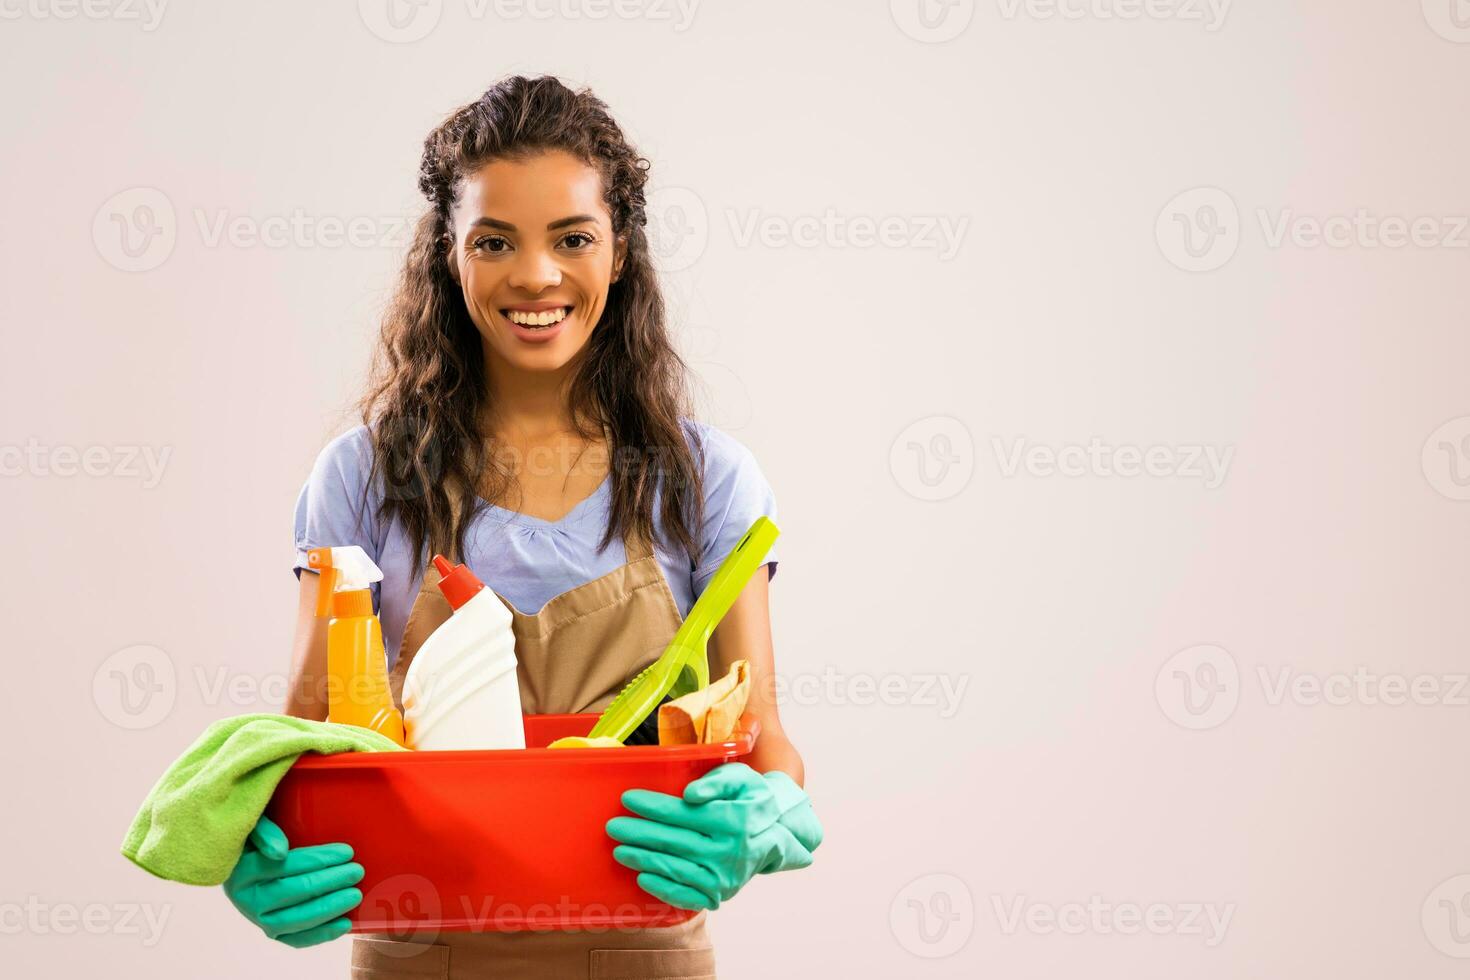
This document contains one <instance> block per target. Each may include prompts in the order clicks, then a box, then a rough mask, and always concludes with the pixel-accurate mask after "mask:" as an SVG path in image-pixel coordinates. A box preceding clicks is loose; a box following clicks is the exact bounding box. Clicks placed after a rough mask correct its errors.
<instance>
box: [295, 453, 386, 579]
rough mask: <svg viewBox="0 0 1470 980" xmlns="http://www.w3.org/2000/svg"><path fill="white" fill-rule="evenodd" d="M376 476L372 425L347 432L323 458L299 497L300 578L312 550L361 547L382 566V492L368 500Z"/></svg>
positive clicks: (298, 552) (297, 529)
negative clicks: (370, 479) (370, 482)
mask: <svg viewBox="0 0 1470 980" xmlns="http://www.w3.org/2000/svg"><path fill="white" fill-rule="evenodd" d="M371 472H372V442H371V438H370V434H369V432H368V429H367V427H366V426H358V427H357V428H356V429H353V430H351V431H350V432H346V433H343V434H342V435H340V436H338V437H337V438H336V439H333V440H332V441H331V442H330V443H328V444H327V446H326V448H325V449H323V450H322V451H321V452H320V453H318V454H317V458H316V464H315V465H314V466H312V468H311V475H310V476H309V477H308V478H307V480H306V483H305V484H304V485H303V486H302V487H301V493H300V494H299V495H298V496H297V498H296V527H295V539H296V564H295V572H296V576H297V578H300V577H301V570H302V569H303V568H306V567H307V566H306V552H307V550H308V549H310V548H335V547H339V546H342V545H351V544H355V545H357V546H358V547H360V548H362V550H363V551H365V552H367V554H368V557H369V558H371V559H372V560H373V561H374V562H381V559H382V556H381V554H380V541H379V537H380V536H379V534H378V517H377V511H378V504H379V503H380V501H379V499H378V497H379V495H378V494H377V493H373V494H371V495H369V496H368V497H367V498H366V500H364V497H363V487H364V486H366V485H367V481H368V477H369V474H370V473H371Z"/></svg>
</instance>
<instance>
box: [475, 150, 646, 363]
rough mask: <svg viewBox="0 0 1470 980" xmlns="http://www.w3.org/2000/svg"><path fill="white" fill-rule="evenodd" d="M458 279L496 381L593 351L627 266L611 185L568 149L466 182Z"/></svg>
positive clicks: (498, 165) (503, 164)
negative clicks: (605, 194) (605, 191)
mask: <svg viewBox="0 0 1470 980" xmlns="http://www.w3.org/2000/svg"><path fill="white" fill-rule="evenodd" d="M450 222H451V227H452V234H453V239H454V240H453V243H452V244H451V245H450V247H449V251H448V255H447V259H448V262H449V273H450V276H451V277H452V278H453V279H454V281H455V282H456V283H457V284H458V285H459V287H460V290H461V291H462V292H463V294H464V302H465V306H466V308H467V309H468V310H469V313H470V317H471V319H472V320H474V323H475V326H476V327H477V328H478V329H479V331H480V338H481V343H482V345H483V346H484V349H485V355H486V359H487V362H488V364H487V366H488V367H489V368H490V369H491V372H492V374H493V373H497V372H499V371H503V370H505V369H507V368H509V369H512V370H521V371H534V372H546V371H559V370H561V369H562V368H564V367H565V366H566V365H567V363H568V362H569V361H571V360H572V358H573V357H575V356H576V354H577V353H578V352H579V351H580V350H582V348H583V347H585V346H586V344H587V339H588V338H589V337H590V336H592V331H593V329H594V328H595V327H596V326H597V322H598V320H599V319H600V318H601V317H602V311H603V310H604V309H605V308H606V306H607V291H608V286H609V285H610V284H611V283H613V282H615V281H616V280H617V276H618V274H619V272H620V271H621V268H622V261H623V255H624V253H625V247H624V243H622V242H617V241H615V240H614V237H613V230H612V219H611V217H610V216H609V214H608V211H607V206H606V205H605V204H604V203H603V200H602V178H601V176H600V175H599V174H598V173H597V171H596V170H594V169H593V168H592V167H590V166H588V165H587V164H585V163H583V162H582V161H581V160H579V159H577V158H576V157H574V156H572V155H571V154H569V153H565V152H563V151H560V150H550V151H546V152H543V153H538V154H536V155H535V156H532V157H528V158H526V159H523V160H496V161H493V162H491V163H488V164H486V165H485V166H484V167H482V168H480V169H479V170H478V171H476V172H475V173H473V174H471V175H470V176H469V177H468V178H466V180H465V181H464V184H463V187H462V190H461V193H460V198H459V203H458V204H457V205H456V206H455V209H454V211H453V213H452V214H451V215H450Z"/></svg>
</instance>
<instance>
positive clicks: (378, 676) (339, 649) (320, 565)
mask: <svg viewBox="0 0 1470 980" xmlns="http://www.w3.org/2000/svg"><path fill="white" fill-rule="evenodd" d="M306 564H307V566H308V567H309V568H313V569H315V570H316V571H318V572H319V573H321V581H320V582H318V584H317V600H316V614H317V616H318V617H319V618H320V617H324V616H328V615H330V616H331V617H332V619H331V622H330V623H328V624H327V681H328V684H329V689H328V692H327V721H330V722H336V723H338V724H344V725H358V726H360V727H362V728H370V729H372V730H373V731H375V732H377V733H379V734H380V735H386V736H388V737H389V738H391V739H392V740H393V741H395V742H397V743H398V744H399V745H404V746H405V747H406V742H405V740H404V735H403V715H402V714H400V713H399V711H398V709H397V708H396V707H395V706H394V704H393V692H392V690H391V689H390V688H389V687H388V659H387V655H386V653H385V652H384V649H383V627H382V625H381V624H380V623H379V622H378V617H377V616H375V615H374V614H373V593H372V590H371V588H370V586H371V585H372V584H373V583H374V582H381V581H382V580H383V572H382V570H381V569H380V568H378V566H377V565H375V564H373V560H372V559H371V558H369V557H368V556H367V552H365V551H363V550H362V549H361V548H359V547H357V546H356V545H348V546H346V547H340V548H312V549H311V550H310V551H308V552H307V553H306Z"/></svg>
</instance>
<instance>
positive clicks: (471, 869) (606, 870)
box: [266, 714, 760, 937]
mask: <svg viewBox="0 0 1470 980" xmlns="http://www.w3.org/2000/svg"><path fill="white" fill-rule="evenodd" d="M596 720H597V715H596V714H578V715H527V716H526V718H525V727H526V745H527V746H528V748H525V749H497V750H492V751H470V752H351V753H344V754H340V755H317V754H315V753H307V754H306V755H303V756H302V757H301V758H300V759H298V760H297V761H296V764H295V765H293V766H292V767H291V769H290V770H289V771H288V772H287V773H286V775H285V777H284V778H283V779H282V780H281V783H280V785H279V786H278V787H277V788H276V793H275V796H274V797H273V798H272V800H271V803H270V806H269V807H267V809H266V813H267V814H268V815H269V816H270V818H271V819H272V820H274V821H276V822H277V823H278V824H280V825H281V828H282V829H283V830H284V831H285V832H286V837H287V839H288V840H290V842H291V846H292V847H301V846H305V845H309V844H326V843H331V842H334V841H344V842H346V843H348V844H351V845H352V849H353V852H354V858H353V859H354V860H356V861H357V862H358V863H360V864H361V865H362V866H363V869H364V872H365V874H364V877H363V880H362V883H361V884H360V885H358V887H359V888H361V889H362V892H363V900H362V903H361V904H360V905H359V906H358V907H357V908H356V909H355V910H354V911H353V912H352V913H351V914H350V915H349V916H348V918H350V919H351V920H352V931H353V932H390V933H394V934H409V935H413V936H418V937H421V936H422V935H423V934H424V933H427V932H432V931H435V930H447V931H463V930H475V931H493V932H503V931H513V930H522V929H597V928H613V929H616V928H637V927H648V926H670V925H674V924H675V923H678V922H683V921H684V920H686V919H688V918H690V917H691V916H693V915H694V913H693V912H689V911H685V910H683V909H677V908H674V907H673V906H670V905H667V904H665V903H663V902H660V901H658V900H657V899H655V898H654V897H653V896H652V895H649V894H648V893H647V892H645V891H643V889H641V888H639V887H638V882H637V880H636V879H637V874H636V873H635V872H634V871H632V870H631V869H629V868H625V867H623V866H622V865H621V864H618V863H617V862H616V861H614V860H613V856H612V850H613V847H614V846H616V842H615V841H613V840H612V838H610V837H608V836H607V831H606V829H605V825H606V824H607V821H608V820H610V819H612V818H613V817H615V816H617V815H619V814H622V813H626V812H627V811H626V810H624V809H623V806H622V802H621V800H620V799H619V797H620V796H621V795H622V793H623V791H624V790H627V789H633V788H640V789H652V790H659V791H661V792H665V793H672V794H674V795H678V794H680V793H682V792H683V790H684V786H685V785H686V784H687V783H688V782H689V781H690V780H692V779H696V778H698V777H699V776H702V775H703V774H704V773H706V772H708V771H709V770H711V769H713V768H714V767H715V766H717V765H720V764H722V763H725V762H729V761H731V760H734V759H739V758H742V757H744V756H747V755H749V754H750V752H751V750H752V749H753V748H754V747H755V741H756V738H757V737H758V736H759V734H760V723H759V722H758V721H756V720H755V718H754V717H753V716H751V715H749V714H747V715H745V717H743V718H742V719H741V720H740V725H739V727H738V728H737V730H736V732H735V734H734V736H733V737H732V738H731V740H730V741H728V742H723V743H720V744H716V745H680V746H669V747H663V746H655V745H649V746H627V747H624V748H620V749H548V748H545V746H546V745H548V744H549V743H551V742H553V741H555V740H556V739H558V738H561V737H562V736H564V735H586V734H587V733H588V732H589V731H591V730H592V725H593V723H594V722H596Z"/></svg>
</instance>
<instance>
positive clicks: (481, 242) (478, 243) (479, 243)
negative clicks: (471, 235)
mask: <svg viewBox="0 0 1470 980" xmlns="http://www.w3.org/2000/svg"><path fill="white" fill-rule="evenodd" d="M486 242H504V243H505V244H506V245H507V246H509V245H510V242H509V241H507V240H506V239H504V238H502V237H501V236H499V235H486V236H485V237H483V238H477V239H475V248H477V249H480V248H484V247H485V243H486ZM487 251H489V252H490V254H492V255H499V254H500V253H501V252H503V251H505V249H498V248H496V249H487Z"/></svg>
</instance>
